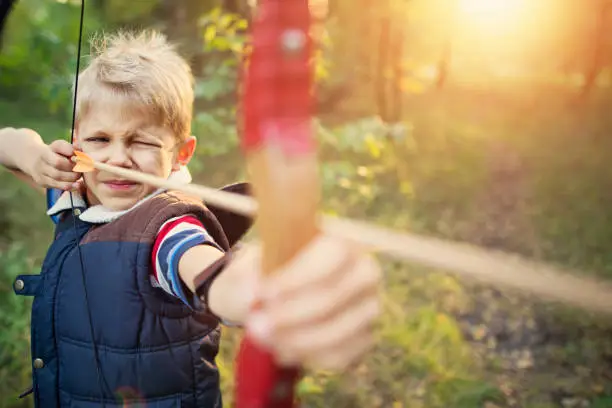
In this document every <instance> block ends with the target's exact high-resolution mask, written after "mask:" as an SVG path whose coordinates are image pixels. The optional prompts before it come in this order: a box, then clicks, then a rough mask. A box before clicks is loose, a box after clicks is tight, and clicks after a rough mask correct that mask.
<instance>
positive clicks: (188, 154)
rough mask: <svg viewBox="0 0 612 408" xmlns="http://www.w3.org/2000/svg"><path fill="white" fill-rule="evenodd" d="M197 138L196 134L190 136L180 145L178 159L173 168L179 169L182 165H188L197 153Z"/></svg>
mask: <svg viewBox="0 0 612 408" xmlns="http://www.w3.org/2000/svg"><path fill="white" fill-rule="evenodd" d="M196 144H197V140H196V138H195V136H189V137H188V138H187V139H186V140H185V141H184V142H183V143H182V144H181V146H180V147H179V150H178V154H177V157H176V161H175V162H174V167H173V168H172V170H174V171H177V170H179V168H180V166H186V165H187V163H189V161H190V160H191V158H192V157H193V154H194V153H195V149H196Z"/></svg>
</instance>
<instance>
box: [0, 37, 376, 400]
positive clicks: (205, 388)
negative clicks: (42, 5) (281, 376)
mask: <svg viewBox="0 0 612 408" xmlns="http://www.w3.org/2000/svg"><path fill="white" fill-rule="evenodd" d="M101 44H103V45H104V46H103V47H101V48H99V49H98V50H96V55H95V58H94V59H93V60H92V61H91V64H90V65H89V66H88V67H87V68H86V69H85V70H84V71H83V72H82V73H81V74H80V77H79V87H78V94H77V121H76V124H75V141H74V142H75V147H76V148H78V149H81V150H82V151H84V152H85V153H87V154H89V155H90V156H91V157H92V158H94V159H96V160H98V161H101V162H104V163H108V164H112V165H115V166H122V167H126V168H130V169H134V170H138V171H141V172H145V173H149V174H153V175H156V176H159V177H165V178H172V179H174V180H177V181H179V182H185V183H187V182H189V181H190V177H189V173H188V172H187V170H186V167H185V166H186V165H187V164H188V163H189V161H190V159H191V157H192V156H193V153H194V150H195V146H196V139H195V138H194V137H193V136H190V135H189V130H190V126H191V115H192V107H193V78H192V75H191V72H190V69H189V67H188V65H187V64H186V63H185V62H184V60H183V59H182V58H181V57H180V56H179V55H177V54H176V52H175V51H174V50H173V48H172V47H171V46H170V45H169V44H167V43H166V41H165V38H164V37H163V36H161V35H159V34H156V33H147V34H140V35H126V34H120V35H117V36H114V37H110V38H105V39H103V41H102V42H101ZM73 151H74V150H73V146H72V145H71V144H69V143H67V142H64V141H55V142H53V143H51V144H50V145H48V146H47V145H45V144H44V143H43V142H42V141H41V138H40V136H39V135H38V134H37V133H36V132H34V131H32V130H28V129H12V128H7V129H3V130H0V164H3V165H4V166H5V167H8V168H10V169H13V170H15V171H16V172H17V173H19V175H20V176H21V177H22V178H27V179H29V180H30V181H32V182H34V183H35V184H36V185H38V186H41V187H45V188H60V189H63V190H73V197H74V200H73V202H72V203H71V200H70V196H69V193H68V191H66V192H65V193H64V194H63V195H62V196H61V197H60V198H59V199H58V200H57V202H56V203H55V204H54V205H53V206H52V207H51V208H50V209H49V211H48V214H49V215H51V216H57V217H58V218H59V222H58V226H57V228H56V232H55V239H54V242H53V243H52V245H51V247H50V249H49V252H48V253H47V256H46V259H45V261H44V263H43V268H42V272H41V274H40V275H34V276H21V277H19V279H18V280H17V281H16V284H15V290H16V292H17V293H18V294H22V295H31V296H34V304H33V310H32V359H33V367H34V368H33V377H34V386H33V388H34V396H35V401H36V406H44V407H50V408H53V407H72V406H79V407H80V406H84V407H98V406H109V407H110V406H118V405H119V404H129V403H133V402H135V401H137V399H135V398H132V399H128V400H125V399H123V400H122V401H121V402H118V401H117V395H118V394H121V392H122V390H126V389H129V390H132V392H135V393H137V394H138V395H140V397H141V398H142V400H144V401H146V403H147V405H148V406H155V407H160V408H164V407H179V406H180V407H218V406H220V405H221V396H220V391H219V374H218V371H217V368H216V365H215V357H216V354H217V351H218V342H219V327H218V323H219V321H229V322H233V323H236V324H239V325H244V326H245V327H246V329H247V330H249V331H250V333H251V334H252V336H253V338H254V339H255V340H256V341H258V342H259V343H261V344H262V345H263V346H265V347H268V348H269V349H270V350H271V351H272V352H273V353H274V354H275V356H276V357H277V359H278V360H279V361H281V362H283V363H299V364H306V365H308V366H310V367H313V368H327V369H342V368H345V367H346V366H347V365H348V364H350V363H352V362H353V361H354V360H355V359H356V358H358V357H359V356H360V355H362V354H363V353H364V352H365V351H366V350H367V349H368V348H369V346H370V344H371V341H372V339H371V337H372V336H371V323H372V322H373V320H374V319H375V318H376V316H377V314H378V310H379V307H378V299H377V288H378V283H379V279H380V273H379V270H378V267H377V265H376V264H375V263H373V261H372V260H371V259H370V258H369V257H367V256H365V255H364V254H362V253H360V252H359V251H358V250H357V249H356V248H354V247H353V246H351V245H350V244H348V243H347V242H343V241H340V240H337V239H333V238H330V237H327V236H319V237H317V238H316V239H315V240H314V242H312V243H311V244H310V245H309V246H308V247H307V248H306V249H304V250H303V251H302V252H301V253H300V254H298V255H297V256H296V257H295V259H294V260H292V261H291V262H290V263H289V264H288V265H287V266H285V267H284V268H283V271H282V273H279V274H277V275H275V276H273V277H271V278H266V279H265V280H264V279H258V276H259V272H258V270H257V268H258V265H259V261H258V259H259V256H260V251H259V248H258V247H257V246H256V245H245V246H243V248H242V249H240V250H235V249H232V251H230V247H231V246H232V245H231V244H232V243H231V242H230V241H229V240H228V237H227V235H226V234H225V232H224V228H222V226H221V225H220V224H219V221H218V219H217V218H216V217H215V216H214V214H213V213H211V211H209V209H207V208H206V207H205V206H204V205H202V203H201V201H200V200H198V199H194V198H191V197H189V196H186V195H184V194H181V193H177V192H172V191H159V190H155V188H152V187H150V186H147V185H142V184H138V183H134V182H131V181H128V180H122V179H120V178H118V177H116V176H114V175H111V174H105V173H104V172H93V173H86V174H84V175H82V180H80V177H81V175H80V174H76V173H74V172H72V167H73V164H72V163H71V162H70V159H69V158H70V157H71V156H72V155H73ZM73 205H74V207H76V210H75V211H74V212H73V211H72V206H73ZM224 227H226V226H224ZM230 227H231V226H230ZM75 231H76V233H77V234H78V238H77V239H75ZM77 242H79V243H80V246H77ZM231 252H234V254H233V256H232V258H231V261H229V262H228V263H226V265H225V268H224V269H223V270H222V272H221V273H218V272H219V271H218V270H215V272H214V273H213V272H212V271H213V269H214V268H212V266H214V265H216V264H217V263H218V262H219V260H221V259H222V258H223V257H224V254H225V253H231ZM224 259H225V258H224ZM202 271H211V272H210V277H209V278H208V282H206V285H208V286H207V287H208V288H209V289H208V292H207V293H208V295H207V298H206V302H205V303H206V304H204V305H202V304H200V302H198V300H197V299H196V298H195V296H194V293H193V292H194V290H195V289H196V285H195V283H194V278H195V277H196V276H198V275H201V273H202ZM256 296H257V297H258V298H260V299H262V300H263V302H264V306H263V308H262V309H261V310H260V311H259V312H257V313H256V314H254V315H250V314H249V309H250V305H251V303H252V301H253V300H254V299H255V297H256ZM253 375H257V373H253Z"/></svg>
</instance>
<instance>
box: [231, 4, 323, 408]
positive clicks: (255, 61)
mask: <svg viewBox="0 0 612 408" xmlns="http://www.w3.org/2000/svg"><path fill="white" fill-rule="evenodd" d="M310 20H311V17H310V11H309V9H308V2H307V1H304V0H262V1H260V2H259V5H258V7H257V11H256V14H255V16H254V19H253V22H252V26H251V30H252V37H251V39H252V47H253V48H252V53H251V55H250V57H249V59H248V68H247V72H246V76H245V83H244V85H243V86H244V99H243V106H242V113H243V116H242V119H243V123H242V125H243V129H242V130H243V133H242V147H243V151H244V153H245V155H246V158H247V165H248V168H249V171H250V177H251V180H252V184H253V193H254V196H255V198H256V200H257V202H258V206H259V209H258V217H257V223H256V225H257V226H258V229H259V233H260V236H261V240H262V251H263V252H262V257H263V259H262V265H261V267H262V272H263V274H264V275H265V274H270V273H273V272H274V271H276V270H278V268H279V267H281V266H283V265H284V264H285V263H286V262H287V261H289V260H290V259H291V258H292V257H293V256H294V255H296V254H297V252H298V251H299V250H300V249H302V248H303V247H304V246H305V245H306V244H308V242H309V241H310V240H311V239H312V238H314V236H315V235H316V232H317V225H318V222H317V208H318V203H319V182H318V177H317V158H316V152H315V148H314V143H313V138H312V130H311V105H312V100H313V98H312V95H311V91H312V89H313V86H312V83H313V70H312V67H311V62H312V61H311V60H312V40H311V34H310ZM298 378H299V369H298V368H297V367H280V366H278V365H277V364H276V363H275V361H274V359H273V357H272V355H271V354H270V353H269V352H268V351H266V350H264V349H262V348H260V347H258V346H257V345H256V344H254V343H253V342H252V341H251V340H250V338H249V336H248V334H247V335H246V337H245V338H244V340H243V341H242V344H241V346H240V351H239V353H238V356H237V360H236V394H235V398H236V407H237V408H290V407H292V406H293V405H294V386H295V383H296V381H297V380H298Z"/></svg>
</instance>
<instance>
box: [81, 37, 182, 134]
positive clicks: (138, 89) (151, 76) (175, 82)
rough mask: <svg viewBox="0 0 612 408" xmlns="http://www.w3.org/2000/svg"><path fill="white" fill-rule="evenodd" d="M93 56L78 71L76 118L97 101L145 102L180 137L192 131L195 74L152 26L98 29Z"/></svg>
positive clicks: (143, 105)
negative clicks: (133, 30)
mask: <svg viewBox="0 0 612 408" xmlns="http://www.w3.org/2000/svg"><path fill="white" fill-rule="evenodd" d="M91 46H92V52H91V54H92V60H91V62H90V64H89V66H88V67H87V68H86V69H85V70H83V71H82V72H81V74H80V75H79V82H78V89H77V95H76V98H77V108H76V114H77V121H78V120H79V119H82V118H84V117H85V116H86V115H87V114H88V112H89V111H90V110H91V108H92V106H93V105H94V104H95V102H96V101H99V100H104V99H106V100H110V101H113V102H114V101H117V102H127V103H128V104H129V106H133V107H140V108H144V109H145V110H146V112H147V113H149V114H151V115H153V116H152V117H153V118H155V120H156V121H157V123H156V124H158V125H161V126H165V127H167V128H169V129H170V130H171V131H172V132H173V133H174V134H175V136H176V137H177V138H178V139H179V140H184V139H185V138H186V137H188V136H189V133H190V131H191V119H192V110H193V100H194V93H193V85H194V81H193V75H192V73H191V68H190V67H189V65H188V64H187V62H186V61H185V60H184V59H183V58H182V57H181V56H180V55H179V54H178V53H177V52H176V50H175V48H174V46H173V45H171V44H169V43H168V42H167V40H166V37H165V36H164V35H162V34H160V33H158V32H155V31H143V32H140V33H130V32H119V33H117V34H114V35H105V34H101V35H98V36H96V37H94V38H93V39H92V41H91Z"/></svg>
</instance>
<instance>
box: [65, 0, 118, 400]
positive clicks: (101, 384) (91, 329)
mask: <svg viewBox="0 0 612 408" xmlns="http://www.w3.org/2000/svg"><path fill="white" fill-rule="evenodd" d="M84 17H85V0H81V17H80V21H79V43H78V46H77V60H76V74H75V81H74V95H73V98H72V126H71V132H70V143H71V144H74V130H75V125H76V109H77V92H78V88H79V71H80V63H81V43H82V41H83V22H84ZM69 193H70V208H71V210H72V227H73V231H74V238H75V241H76V247H77V253H78V255H79V263H80V266H81V278H82V279H81V282H82V283H83V293H84V294H85V308H86V309H87V317H88V320H89V334H90V336H91V344H92V346H93V351H94V359H95V364H96V375H97V379H98V387H99V389H100V402H101V403H102V407H104V406H105V404H104V390H105V387H106V389H107V390H108V389H109V387H108V384H107V383H106V379H105V378H104V376H103V375H102V369H101V365H100V355H99V353H98V346H97V344H96V340H95V334H94V327H93V319H92V314H91V307H89V295H88V292H87V281H86V276H85V262H84V261H83V253H82V251H81V243H80V240H79V233H78V228H77V222H76V218H77V216H78V215H77V213H76V208H75V206H74V196H73V192H72V190H70V192H69ZM111 394H112V393H111Z"/></svg>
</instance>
